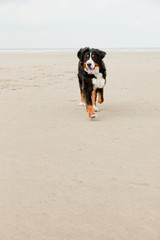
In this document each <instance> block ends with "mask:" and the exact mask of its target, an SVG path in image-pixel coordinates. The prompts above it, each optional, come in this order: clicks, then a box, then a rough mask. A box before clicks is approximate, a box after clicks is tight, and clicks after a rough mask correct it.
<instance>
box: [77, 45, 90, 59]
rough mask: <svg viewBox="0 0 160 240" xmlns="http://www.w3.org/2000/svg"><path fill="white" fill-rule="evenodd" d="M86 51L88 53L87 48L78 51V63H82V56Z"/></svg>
mask: <svg viewBox="0 0 160 240" xmlns="http://www.w3.org/2000/svg"><path fill="white" fill-rule="evenodd" d="M86 51H89V47H85V48H81V49H79V51H78V53H77V57H78V58H79V60H80V61H82V58H83V55H84V54H85V52H86Z"/></svg>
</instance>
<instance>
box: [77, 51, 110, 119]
mask: <svg viewBox="0 0 160 240" xmlns="http://www.w3.org/2000/svg"><path fill="white" fill-rule="evenodd" d="M105 55H106V52H104V51H101V50H99V49H95V48H89V47H85V48H81V49H80V50H79V51H78V53H77V57H78V58H79V63H78V79H79V87H80V93H81V102H80V105H81V106H86V109H87V112H88V116H89V118H90V119H94V118H95V117H96V114H95V112H97V111H98V108H97V107H96V101H97V95H98V103H102V102H103V101H104V96H103V88H104V86H105V84H106V67H105V64H104V62H103V60H102V59H103V58H104V57H105Z"/></svg>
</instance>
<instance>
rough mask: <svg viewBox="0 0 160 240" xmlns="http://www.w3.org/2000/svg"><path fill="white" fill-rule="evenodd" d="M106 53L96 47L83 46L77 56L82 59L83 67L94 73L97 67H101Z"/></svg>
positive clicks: (89, 72)
mask: <svg viewBox="0 0 160 240" xmlns="http://www.w3.org/2000/svg"><path fill="white" fill-rule="evenodd" d="M105 55H106V53H105V52H103V51H101V50H99V49H95V48H91V49H90V48H89V47H86V48H81V49H80V50H79V51H78V53H77V57H78V58H79V60H80V63H81V65H82V66H83V69H84V70H85V71H86V72H87V73H88V74H94V71H95V68H96V67H98V68H99V67H100V64H101V61H102V59H103V58H104V57H105Z"/></svg>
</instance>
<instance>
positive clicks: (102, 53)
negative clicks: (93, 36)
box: [95, 49, 106, 60]
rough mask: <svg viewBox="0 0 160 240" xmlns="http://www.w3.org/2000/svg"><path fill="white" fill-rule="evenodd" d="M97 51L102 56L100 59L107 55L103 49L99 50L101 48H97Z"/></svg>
mask: <svg viewBox="0 0 160 240" xmlns="http://www.w3.org/2000/svg"><path fill="white" fill-rule="evenodd" d="M95 51H96V53H97V54H98V56H99V57H100V59H101V60H102V59H103V58H104V57H105V55H106V52H104V51H102V50H99V49H95Z"/></svg>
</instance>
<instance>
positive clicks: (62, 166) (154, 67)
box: [0, 51, 160, 240]
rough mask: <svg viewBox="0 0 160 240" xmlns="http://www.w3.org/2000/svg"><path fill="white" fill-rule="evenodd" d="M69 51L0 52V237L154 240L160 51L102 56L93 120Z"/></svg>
mask: <svg viewBox="0 0 160 240" xmlns="http://www.w3.org/2000/svg"><path fill="white" fill-rule="evenodd" d="M77 64H78V58H77V57H76V52H39V53H38V52H37V53H36V52H35V53H32V52H28V53H27V52H1V53H0V112H1V114H0V136H1V137H0V239H1V240H159V239H160V147H159V144H160V51H159V52H156V51H148V52H147V51H146V52H134V51H133V52H125V51H124V52H123V51H122V52H121V51H109V52H108V53H107V55H106V57H105V64H106V67H107V71H108V77H107V85H106V87H105V101H104V103H103V104H102V105H98V107H99V109H100V111H99V112H98V114H97V115H98V117H97V119H96V120H95V121H90V120H89V118H88V115H87V113H86V110H85V108H84V107H82V106H79V102H80V92H79V85H78V79H77Z"/></svg>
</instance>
